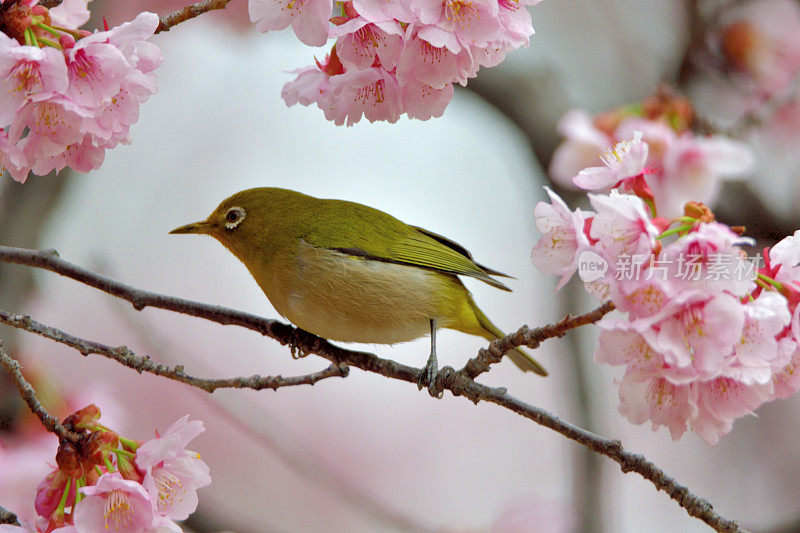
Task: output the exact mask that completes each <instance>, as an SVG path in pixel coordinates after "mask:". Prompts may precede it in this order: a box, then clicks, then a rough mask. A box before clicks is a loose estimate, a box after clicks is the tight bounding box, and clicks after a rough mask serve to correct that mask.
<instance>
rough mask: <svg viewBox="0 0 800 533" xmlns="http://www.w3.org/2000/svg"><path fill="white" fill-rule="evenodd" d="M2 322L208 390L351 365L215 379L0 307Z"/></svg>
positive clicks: (311, 378)
mask: <svg viewBox="0 0 800 533" xmlns="http://www.w3.org/2000/svg"><path fill="white" fill-rule="evenodd" d="M0 322H2V323H4V324H8V325H9V326H13V327H15V328H19V329H23V330H25V331H29V332H31V333H36V334H37V335H41V336H42V337H46V338H48V339H50V340H54V341H56V342H60V343H61V344H65V345H67V346H69V347H71V348H75V349H76V350H78V351H79V352H80V353H81V355H84V356H86V355H89V354H97V355H102V356H104V357H107V358H109V359H113V360H114V361H117V362H118V363H121V364H122V365H124V366H127V367H128V368H132V369H133V370H136V371H137V372H139V373H140V374H141V373H142V372H148V373H150V374H155V375H157V376H162V377H165V378H169V379H172V380H174V381H179V382H181V383H186V384H187V385H192V386H193V387H197V388H198V389H202V390H204V391H206V392H214V391H215V390H217V389H222V388H232V389H254V390H262V389H272V390H277V389H279V388H281V387H295V386H297V385H314V384H315V383H316V382H317V381H320V380H323V379H325V378H330V377H346V376H347V374H348V372H349V368H348V367H347V365H346V364H344V363H342V364H338V365H337V364H333V363H331V365H330V366H328V368H326V369H325V370H320V371H319V372H314V373H311V374H306V375H303V376H293V377H287V378H285V377H283V376H259V375H254V376H248V377H236V378H216V379H206V378H198V377H195V376H192V375H190V374H187V373H186V372H184V370H183V365H176V366H174V367H170V366H167V365H162V364H160V363H156V362H155V361H153V360H152V359H150V358H149V357H142V356H139V355H136V354H135V353H133V352H132V351H131V350H129V349H128V347H127V346H116V347H114V346H107V345H105V344H101V343H99V342H94V341H90V340H86V339H82V338H80V337H76V336H74V335H70V334H69V333H66V332H64V331H61V330H60V329H58V328H54V327H52V326H47V325H45V324H42V323H41V322H37V321H35V320H33V319H32V318H31V317H29V316H26V315H21V314H12V313H8V312H6V311H3V310H0Z"/></svg>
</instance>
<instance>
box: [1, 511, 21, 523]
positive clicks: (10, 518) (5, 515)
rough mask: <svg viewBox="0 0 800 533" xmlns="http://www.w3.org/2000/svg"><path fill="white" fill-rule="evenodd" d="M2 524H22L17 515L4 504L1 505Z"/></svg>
mask: <svg viewBox="0 0 800 533" xmlns="http://www.w3.org/2000/svg"><path fill="white" fill-rule="evenodd" d="M0 524H9V525H12V526H21V524H20V523H19V520H17V515H15V514H14V513H12V512H11V511H9V510H8V509H5V508H4V507H3V506H0Z"/></svg>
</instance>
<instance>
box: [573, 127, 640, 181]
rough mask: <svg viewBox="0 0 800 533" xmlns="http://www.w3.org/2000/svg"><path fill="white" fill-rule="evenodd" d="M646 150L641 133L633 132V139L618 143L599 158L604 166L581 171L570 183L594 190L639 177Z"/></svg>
mask: <svg viewBox="0 0 800 533" xmlns="http://www.w3.org/2000/svg"><path fill="white" fill-rule="evenodd" d="M647 150H648V146H647V143H645V142H642V132H635V133H634V136H633V139H631V140H622V141H619V142H618V143H617V144H616V145H615V146H614V148H612V149H610V150H608V151H606V152H605V153H604V154H603V155H601V156H600V158H601V159H602V160H603V163H604V164H605V166H603V167H590V168H586V169H583V170H581V171H580V172H578V174H577V175H576V176H575V177H574V178H573V180H572V181H573V182H574V183H575V185H577V186H578V187H580V188H582V189H589V190H596V189H606V188H608V187H612V186H614V185H615V184H617V183H619V182H621V181H623V180H625V179H630V178H634V177H636V176H640V175H642V174H643V173H644V170H645V163H646V162H647Z"/></svg>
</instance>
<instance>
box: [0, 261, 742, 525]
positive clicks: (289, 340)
mask: <svg viewBox="0 0 800 533" xmlns="http://www.w3.org/2000/svg"><path fill="white" fill-rule="evenodd" d="M0 261H7V262H11V263H17V264H23V265H28V266H34V267H38V268H44V269H47V270H51V271H53V272H56V273H58V274H61V275H64V276H67V277H70V278H72V279H75V280H77V281H80V282H82V283H85V284H87V285H90V286H92V287H95V288H98V289H100V290H103V291H105V292H108V293H109V294H112V295H114V296H117V297H119V298H122V299H125V300H128V301H129V302H131V303H133V305H134V307H135V308H136V309H143V308H145V307H147V306H151V307H159V308H162V309H168V310H171V311H175V312H179V313H183V314H188V315H191V316H196V317H198V318H204V319H206V320H210V321H212V322H216V323H218V324H234V325H238V326H241V327H245V328H248V329H251V330H253V331H257V332H259V333H261V334H263V335H266V336H269V337H272V338H274V339H276V340H277V341H278V342H280V343H282V344H290V345H291V346H292V347H293V348H295V349H298V350H300V351H301V352H302V353H306V354H312V353H313V354H317V355H319V356H321V357H324V358H326V359H328V360H329V361H331V362H332V363H335V364H337V365H339V364H342V363H345V364H347V365H350V366H355V367H357V368H360V369H362V370H365V371H367V372H374V373H376V374H380V375H382V376H385V377H388V378H392V379H397V380H401V381H406V382H409V383H413V384H414V385H416V384H417V383H418V382H419V379H420V377H421V375H422V372H423V369H420V368H414V367H410V366H407V365H404V364H402V363H398V362H397V361H392V360H390V359H383V358H381V357H378V356H377V355H375V354H372V353H367V352H357V351H352V350H346V349H344V348H339V347H338V346H334V345H332V344H331V343H329V342H328V341H326V340H325V339H322V338H320V337H317V336H316V335H312V334H311V333H308V332H306V331H303V330H301V329H296V328H293V327H292V326H289V325H287V324H283V323H281V322H278V321H275V320H269V319H266V318H261V317H258V316H256V315H251V314H249V313H243V312H241V311H236V310H234V309H229V308H225V307H220V306H212V305H208V304H203V303H199V302H193V301H190V300H184V299H182V298H175V297H172V296H167V295H163V294H158V293H153V292H148V291H143V290H140V289H137V288H134V287H131V286H129V285H125V284H123V283H120V282H117V281H114V280H112V279H110V278H107V277H104V276H100V275H97V274H94V273H93V272H90V271H88V270H86V269H84V268H81V267H78V266H76V265H73V264H72V263H69V262H67V261H64V260H63V259H60V258H59V257H58V254H57V253H55V252H54V251H49V252H41V251H37V250H26V249H20V248H10V247H5V246H0ZM604 307H605V306H601V307H600V308H598V309H597V310H595V311H593V312H592V313H598V314H600V313H602V311H604V310H605V309H604ZM592 313H589V314H588V315H589V316H591V315H592ZM601 316H602V315H601ZM592 318H593V316H592ZM567 320H579V321H580V320H589V319H588V318H587V319H581V318H580V317H575V318H568V319H567ZM562 322H563V321H562ZM550 328H553V329H551V330H550V331H551V332H552V331H559V330H558V324H555V325H552V326H550ZM540 329H541V330H542V331H545V330H546V329H547V327H546V328H540ZM536 331H537V330H531V337H530V339H528V340H526V342H529V343H530V344H534V345H535V344H536V342H537V339H538V338H539V337H536V336H534V335H533V333H534V332H536ZM518 333H519V332H517V333H514V334H512V335H511V336H510V337H513V336H514V335H517V334H518ZM523 335H524V334H523ZM539 335H540V336H542V339H544V338H550V337H552V336H553V335H551V334H550V333H546V334H545V333H539ZM548 335H549V336H548ZM509 340H510V339H509ZM499 342H500V343H503V342H506V340H505V339H501V340H500V341H499ZM538 342H541V340H539V341H538ZM521 344H522V343H521ZM434 385H435V386H436V388H438V389H443V390H449V391H450V392H451V393H452V394H453V395H454V396H464V397H466V398H468V399H469V400H470V401H472V402H473V403H476V404H477V403H478V402H480V401H487V402H491V403H494V404H497V405H499V406H501V407H504V408H506V409H509V410H511V411H513V412H515V413H517V414H519V415H521V416H523V417H525V418H528V419H530V420H532V421H534V422H536V423H538V424H540V425H543V426H545V427H548V428H550V429H552V430H554V431H556V432H558V433H560V434H561V435H563V436H565V437H567V438H569V439H571V440H574V441H575V442H577V443H579V444H581V445H583V446H586V447H587V448H589V449H590V450H592V451H595V452H597V453H600V454H602V455H605V456H606V457H609V458H611V459H612V460H614V461H616V462H617V463H618V464H619V465H620V468H621V469H622V471H623V472H637V473H638V474H639V475H641V476H642V477H644V478H645V479H647V480H649V481H650V482H651V483H653V485H654V486H655V487H656V488H657V489H659V490H663V491H664V492H666V493H667V494H668V495H669V497H670V498H672V499H673V500H675V501H676V502H677V503H678V505H680V506H681V507H683V508H684V509H685V510H686V512H687V513H688V514H689V515H691V516H694V517H696V518H698V519H700V520H702V521H703V522H705V523H706V524H708V525H709V526H711V527H712V528H714V529H716V530H717V531H743V530H742V529H741V528H739V526H738V525H737V524H736V522H734V521H732V520H729V519H727V518H724V517H722V516H720V515H719V514H717V513H716V512H715V511H714V509H713V508H712V506H711V504H710V503H709V502H708V501H707V500H705V499H703V498H701V497H699V496H697V495H695V494H693V493H692V492H691V491H690V490H689V489H688V488H687V487H685V486H683V485H681V484H679V483H678V482H677V481H676V480H675V479H673V478H672V477H670V476H668V475H667V474H666V473H665V472H664V471H663V470H661V469H660V468H659V467H657V466H656V465H655V464H653V463H652V462H650V461H648V460H647V459H645V458H644V457H643V456H641V455H639V454H635V453H632V452H629V451H627V450H625V449H624V448H623V447H622V444H621V443H620V441H618V440H611V439H606V438H604V437H601V436H599V435H596V434H594V433H592V432H590V431H586V430H584V429H581V428H579V427H577V426H575V425H573V424H570V423H569V422H565V421H563V420H561V419H559V418H558V417H557V416H555V415H553V414H551V413H549V412H547V411H545V410H543V409H541V408H539V407H536V406H533V405H530V404H527V403H525V402H523V401H521V400H519V399H517V398H514V397H513V396H511V395H509V394H507V393H506V392H505V391H504V390H503V389H494V388H490V387H487V386H485V385H482V384H480V383H477V382H475V381H474V380H472V378H470V377H469V375H468V373H467V372H466V371H465V370H464V369H462V370H459V371H456V370H455V369H453V368H452V367H444V368H442V369H441V370H440V371H439V374H438V376H437V378H436V383H435V384H434Z"/></svg>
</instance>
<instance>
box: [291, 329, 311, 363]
mask: <svg viewBox="0 0 800 533" xmlns="http://www.w3.org/2000/svg"><path fill="white" fill-rule="evenodd" d="M303 333H304V331H303V330H301V329H300V328H296V329H295V330H294V331H293V332H292V335H291V338H290V339H289V353H291V354H292V359H302V358H303V357H305V356H307V355H308V352H304V351H303V347H302V342H301V341H302V339H301V338H300V337H301V335H302V334H303Z"/></svg>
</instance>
